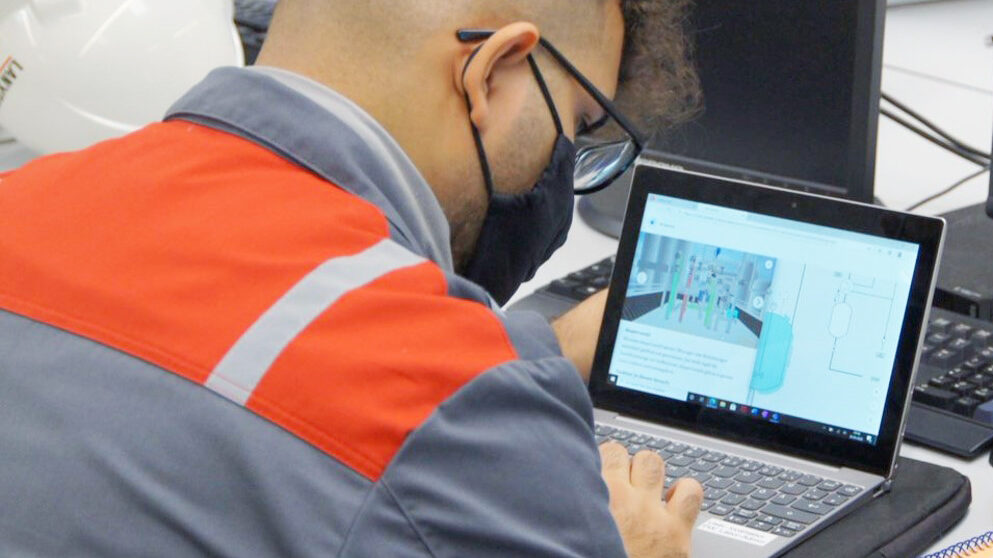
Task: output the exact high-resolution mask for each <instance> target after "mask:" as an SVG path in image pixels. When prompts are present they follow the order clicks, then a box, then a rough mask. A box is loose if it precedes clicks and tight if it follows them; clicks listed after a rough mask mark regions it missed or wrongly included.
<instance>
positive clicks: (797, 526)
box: [783, 521, 806, 531]
mask: <svg viewBox="0 0 993 558" xmlns="http://www.w3.org/2000/svg"><path fill="white" fill-rule="evenodd" d="M783 527H786V528H787V529H790V530H792V531H803V530H804V529H806V526H805V525H803V524H802V523H797V522H796V521H787V522H785V523H783Z"/></svg>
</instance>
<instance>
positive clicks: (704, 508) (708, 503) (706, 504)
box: [700, 500, 714, 511]
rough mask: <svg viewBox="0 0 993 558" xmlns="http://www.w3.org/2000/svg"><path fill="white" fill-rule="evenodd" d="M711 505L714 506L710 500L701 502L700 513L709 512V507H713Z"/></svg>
mask: <svg viewBox="0 0 993 558" xmlns="http://www.w3.org/2000/svg"><path fill="white" fill-rule="evenodd" d="M713 505H714V502H713V501H712V500H704V501H703V502H702V503H701V504H700V511H707V510H709V509H710V508H711V507H713Z"/></svg>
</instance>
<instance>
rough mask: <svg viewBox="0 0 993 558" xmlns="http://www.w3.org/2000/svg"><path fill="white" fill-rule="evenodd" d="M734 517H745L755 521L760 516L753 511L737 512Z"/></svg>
mask: <svg viewBox="0 0 993 558" xmlns="http://www.w3.org/2000/svg"><path fill="white" fill-rule="evenodd" d="M734 515H737V516H740V517H745V518H748V519H755V518H756V517H757V516H758V514H757V513H755V512H753V511H752V510H735V512H734Z"/></svg>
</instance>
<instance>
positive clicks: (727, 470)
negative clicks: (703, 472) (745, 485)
mask: <svg viewBox="0 0 993 558" xmlns="http://www.w3.org/2000/svg"><path fill="white" fill-rule="evenodd" d="M711 473H713V474H714V476H715V477H721V478H724V479H727V478H731V477H733V476H735V475H737V474H738V468H737V467H732V466H730V465H723V466H721V467H718V468H716V469H714V470H713V471H711Z"/></svg>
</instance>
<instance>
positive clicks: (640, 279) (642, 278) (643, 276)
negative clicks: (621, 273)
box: [635, 271, 648, 285]
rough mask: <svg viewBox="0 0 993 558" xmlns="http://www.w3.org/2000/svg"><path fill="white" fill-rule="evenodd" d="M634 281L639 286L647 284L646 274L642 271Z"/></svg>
mask: <svg viewBox="0 0 993 558" xmlns="http://www.w3.org/2000/svg"><path fill="white" fill-rule="evenodd" d="M635 281H637V282H638V284H639V285H644V284H645V283H647V282H648V274H647V273H645V272H644V271H641V272H639V273H638V275H637V277H635Z"/></svg>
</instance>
